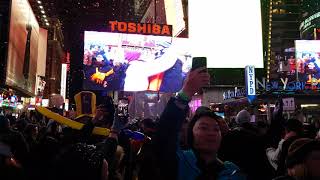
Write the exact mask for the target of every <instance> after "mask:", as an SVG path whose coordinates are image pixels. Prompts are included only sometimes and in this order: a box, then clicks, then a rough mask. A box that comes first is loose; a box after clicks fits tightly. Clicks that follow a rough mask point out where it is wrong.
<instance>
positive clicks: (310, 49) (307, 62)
mask: <svg viewBox="0 0 320 180" xmlns="http://www.w3.org/2000/svg"><path fill="white" fill-rule="evenodd" d="M295 46H296V73H297V74H298V76H299V80H300V81H303V82H306V84H309V85H312V86H314V87H317V86H318V84H320V41H319V40H296V41H295Z"/></svg>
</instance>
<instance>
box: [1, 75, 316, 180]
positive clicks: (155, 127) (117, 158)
mask: <svg viewBox="0 0 320 180" xmlns="http://www.w3.org/2000/svg"><path fill="white" fill-rule="evenodd" d="M202 70H203V69H197V70H194V71H192V72H190V73H189V75H188V76H187V78H186V80H185V82H184V85H183V88H182V90H181V91H180V92H179V93H178V95H176V96H175V97H172V98H171V99H170V100H169V102H168V104H167V106H166V108H165V110H164V111H163V113H162V115H161V117H160V118H159V119H157V120H153V119H144V120H135V121H130V122H129V121H128V117H126V116H119V113H118V111H117V107H115V106H114V105H113V102H112V101H108V102H106V103H105V104H101V105H99V106H98V107H97V113H96V116H95V117H93V118H91V117H85V116H84V117H81V118H80V119H77V121H79V122H82V123H84V124H85V125H84V126H83V128H82V129H81V130H74V129H71V128H70V127H67V126H64V125H62V124H58V123H57V122H55V121H54V120H52V119H48V118H46V117H44V116H43V115H41V114H40V113H38V112H37V111H32V112H29V113H28V114H26V113H23V114H21V115H20V116H19V117H18V118H15V117H13V116H11V115H0V179H1V180H6V179H10V180H11V179H21V180H47V179H48V180H60V179H61V180H110V179H111V180H113V179H116V180H132V179H138V180H150V179H168V180H171V179H179V180H182V179H183V180H185V179H186V180H195V179H197V180H198V179H199V180H206V179H208V180H212V179H217V180H229V179H231V180H242V179H248V180H271V179H277V180H281V179H283V180H290V179H293V180H294V179H299V180H300V179H301V180H319V179H320V171H319V170H318V168H319V167H320V142H319V140H317V139H318V138H319V134H318V132H319V123H318V124H317V123H314V124H312V125H310V126H308V127H306V126H305V125H304V124H303V123H302V122H301V121H299V120H297V119H285V118H284V117H283V115H282V114H283V105H282V103H281V101H279V102H278V103H277V104H276V107H275V109H274V112H273V114H272V119H271V122H270V123H266V122H263V121H259V120H256V121H255V122H252V121H251V114H250V113H249V111H248V110H242V111H240V112H239V113H238V115H237V116H236V118H235V121H234V122H233V123H228V122H227V121H225V120H224V119H223V118H222V117H220V116H218V115H216V114H215V113H214V112H213V111H212V110H211V109H209V108H207V107H199V108H198V109H197V110H196V112H195V113H194V114H193V115H192V116H190V115H189V114H190V109H189V105H188V103H189V102H190V100H191V97H192V95H193V94H195V93H196V92H199V91H200V90H201V88H202V87H203V86H205V85H206V84H208V82H209V75H208V74H207V73H206V72H203V71H202ZM95 126H101V127H106V128H108V129H110V133H109V135H108V136H100V135H94V134H92V132H93V129H94V127H95Z"/></svg>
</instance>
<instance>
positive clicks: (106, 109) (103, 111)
mask: <svg viewBox="0 0 320 180" xmlns="http://www.w3.org/2000/svg"><path fill="white" fill-rule="evenodd" d="M114 113H115V107H114V104H113V100H112V98H111V97H109V96H108V97H106V98H105V101H104V103H103V104H100V105H99V106H98V107H97V111H96V117H95V118H96V119H97V120H99V121H104V122H105V123H106V125H108V126H109V125H110V126H111V125H112V123H113V119H114Z"/></svg>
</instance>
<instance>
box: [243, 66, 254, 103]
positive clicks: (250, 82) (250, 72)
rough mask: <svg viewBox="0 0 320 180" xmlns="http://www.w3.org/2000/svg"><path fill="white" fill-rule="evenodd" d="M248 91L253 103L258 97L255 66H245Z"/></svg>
mask: <svg viewBox="0 0 320 180" xmlns="http://www.w3.org/2000/svg"><path fill="white" fill-rule="evenodd" d="M245 80H246V90H247V91H246V92H247V97H248V100H249V102H250V103H251V102H252V101H253V100H254V99H255V97H256V86H255V85H256V83H255V71H254V66H246V67H245Z"/></svg>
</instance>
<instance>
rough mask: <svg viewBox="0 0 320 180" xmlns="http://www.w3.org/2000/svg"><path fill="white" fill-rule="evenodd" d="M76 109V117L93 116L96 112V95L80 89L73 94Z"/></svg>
mask: <svg viewBox="0 0 320 180" xmlns="http://www.w3.org/2000/svg"><path fill="white" fill-rule="evenodd" d="M74 99H75V102H76V109H77V111H76V112H77V115H76V116H77V117H76V118H80V117H83V116H90V117H94V115H95V113H96V95H95V94H94V93H93V92H90V91H81V92H79V93H78V94H76V95H75V96H74Z"/></svg>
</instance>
